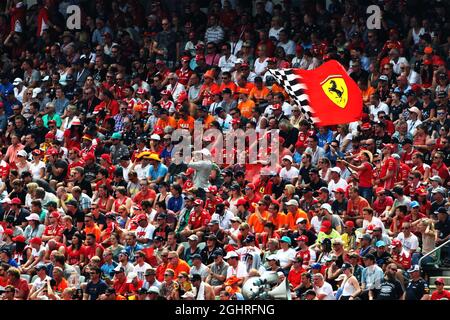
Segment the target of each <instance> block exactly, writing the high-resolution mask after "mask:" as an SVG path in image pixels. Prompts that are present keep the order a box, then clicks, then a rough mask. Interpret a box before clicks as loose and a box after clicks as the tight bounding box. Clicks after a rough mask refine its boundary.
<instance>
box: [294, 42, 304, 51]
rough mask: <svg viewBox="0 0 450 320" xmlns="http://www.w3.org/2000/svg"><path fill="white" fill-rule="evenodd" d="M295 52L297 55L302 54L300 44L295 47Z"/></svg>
mask: <svg viewBox="0 0 450 320" xmlns="http://www.w3.org/2000/svg"><path fill="white" fill-rule="evenodd" d="M295 51H296V52H297V53H302V52H303V47H302V46H301V45H300V44H297V45H296V46H295Z"/></svg>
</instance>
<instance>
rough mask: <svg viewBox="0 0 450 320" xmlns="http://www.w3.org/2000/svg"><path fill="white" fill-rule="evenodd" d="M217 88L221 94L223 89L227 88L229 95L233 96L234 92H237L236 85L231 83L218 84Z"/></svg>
mask: <svg viewBox="0 0 450 320" xmlns="http://www.w3.org/2000/svg"><path fill="white" fill-rule="evenodd" d="M219 88H220V92H222V91H223V89H225V88H228V89H230V90H231V94H234V93H235V92H236V90H237V85H236V83H234V82H232V81H230V82H229V83H223V82H222V83H221V84H220V87H219Z"/></svg>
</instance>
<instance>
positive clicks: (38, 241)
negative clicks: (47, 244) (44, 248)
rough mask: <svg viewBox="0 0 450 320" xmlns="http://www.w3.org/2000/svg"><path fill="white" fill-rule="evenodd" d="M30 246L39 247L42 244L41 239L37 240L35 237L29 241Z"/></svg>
mask: <svg viewBox="0 0 450 320" xmlns="http://www.w3.org/2000/svg"><path fill="white" fill-rule="evenodd" d="M30 244H37V245H39V246H40V245H41V244H42V239H41V238H38V237H35V238H33V239H31V240H30Z"/></svg>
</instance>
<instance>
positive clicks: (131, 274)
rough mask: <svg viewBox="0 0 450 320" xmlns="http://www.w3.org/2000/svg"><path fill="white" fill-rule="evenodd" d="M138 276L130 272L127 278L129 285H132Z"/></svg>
mask: <svg viewBox="0 0 450 320" xmlns="http://www.w3.org/2000/svg"><path fill="white" fill-rule="evenodd" d="M137 276H138V275H137V273H136V272H130V273H129V274H128V276H127V283H131V282H132V281H133V279H134V278H137Z"/></svg>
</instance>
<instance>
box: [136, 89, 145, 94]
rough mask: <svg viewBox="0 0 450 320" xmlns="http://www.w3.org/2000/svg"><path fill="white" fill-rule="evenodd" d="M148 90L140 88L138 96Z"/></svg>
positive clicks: (137, 92) (137, 91)
mask: <svg viewBox="0 0 450 320" xmlns="http://www.w3.org/2000/svg"><path fill="white" fill-rule="evenodd" d="M145 92H146V90H145V89H144V88H139V89H137V90H136V94H145Z"/></svg>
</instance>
